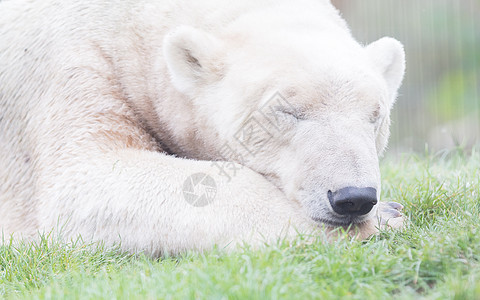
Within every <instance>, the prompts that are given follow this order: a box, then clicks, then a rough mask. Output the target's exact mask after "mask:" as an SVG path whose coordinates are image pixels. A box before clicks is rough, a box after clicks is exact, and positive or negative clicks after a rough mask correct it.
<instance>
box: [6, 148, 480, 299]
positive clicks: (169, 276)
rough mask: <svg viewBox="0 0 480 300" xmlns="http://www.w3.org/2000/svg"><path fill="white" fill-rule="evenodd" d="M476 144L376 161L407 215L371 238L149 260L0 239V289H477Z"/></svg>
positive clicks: (469, 294)
mask: <svg viewBox="0 0 480 300" xmlns="http://www.w3.org/2000/svg"><path fill="white" fill-rule="evenodd" d="M479 169H480V154H479V153H478V152H475V151H473V153H472V154H465V153H464V152H462V151H460V150H459V151H455V152H450V153H443V154H442V153H440V154H437V155H422V156H413V155H411V156H406V157H403V158H402V159H398V158H397V159H395V160H394V159H385V160H384V162H383V163H382V174H383V191H382V194H383V200H387V201H388V200H394V201H397V202H401V203H403V204H404V206H405V213H406V215H407V217H408V218H409V225H408V226H407V228H406V229H405V230H404V231H401V232H383V233H382V234H380V235H378V236H375V237H373V238H371V239H370V240H369V241H363V242H362V241H355V240H350V239H343V240H340V241H338V242H334V243H332V244H328V245H327V244H323V243H320V242H318V243H315V244H313V245H306V244H305V243H303V242H302V241H301V239H299V240H298V241H297V242H296V243H295V244H294V245H293V246H292V247H289V246H287V245H286V244H279V245H274V246H270V247H268V248H266V249H264V250H261V251H252V250H249V249H247V248H246V249H244V250H242V251H238V252H236V253H230V254H224V253H222V252H221V251H216V250H214V251H211V252H208V253H205V254H195V253H187V254H184V255H183V256H181V257H175V258H169V257H164V258H162V259H158V260H154V259H150V258H148V257H145V256H141V255H140V256H138V255H137V256H132V255H127V254H122V253H120V252H119V251H117V250H116V249H106V248H104V247H102V246H99V245H88V244H85V243H83V242H81V241H80V240H79V241H76V242H72V243H69V244H64V243H60V242H52V241H51V239H50V238H49V237H45V238H44V239H43V240H42V241H41V242H40V243H38V244H35V245H32V244H21V245H16V246H14V245H7V246H3V247H0V298H2V297H4V298H33V299H43V298H54V299H56V298H86V299H102V298H103V299H112V298H128V299H130V298H137V299H144V298H151V299H157V298H162V299H163V298H167V299H168V298H175V299H177V298H180V299H183V298H208V299H224V298H233V299H244V298H252V299H263V298H274V299H275V298H283V299H308V298H317V299H389V298H394V299H414V298H420V299H421V298H425V299H480V261H479V260H480V171H479Z"/></svg>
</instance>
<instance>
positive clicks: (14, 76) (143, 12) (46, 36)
mask: <svg viewBox="0 0 480 300" xmlns="http://www.w3.org/2000/svg"><path fill="white" fill-rule="evenodd" d="M0 11H2V18H0V165H1V166H2V168H0V228H1V229H2V231H3V234H4V235H5V236H11V235H13V236H18V237H24V238H29V237H34V236H36V234H37V233H38V232H49V231H52V230H58V231H60V232H61V234H62V236H63V237H65V238H73V237H76V236H78V235H81V236H82V237H83V239H85V240H92V241H103V242H105V243H106V244H114V243H121V246H122V248H123V249H124V250H127V251H132V252H135V251H144V252H146V253H149V254H151V255H159V254H161V253H163V252H170V253H177V252H179V251H184V250H188V249H195V250H203V249H209V248H211V247H212V246H214V245H218V246H220V247H226V246H227V245H236V244H238V243H241V242H247V243H250V244H252V245H258V244H259V243H262V242H264V241H272V240H275V239H277V238H279V237H294V236H296V235H297V234H299V233H309V234H310V233H311V234H322V233H323V232H329V231H331V229H332V228H335V227H339V226H341V227H345V226H351V227H352V228H354V229H356V231H354V232H356V234H359V235H360V236H361V237H365V236H368V235H369V234H372V233H374V232H375V231H376V230H377V229H376V227H377V225H378V224H379V220H380V224H383V223H385V222H386V221H387V220H388V222H389V223H390V224H394V225H393V226H395V227H398V226H400V225H401V223H402V222H401V220H402V217H401V214H400V212H399V210H400V209H401V206H400V205H399V204H396V203H390V204H383V206H381V207H380V209H378V207H379V205H378V204H377V201H378V198H379V195H380V172H379V161H378V156H379V155H380V154H381V153H382V152H383V150H384V148H385V146H386V144H387V139H388V135H389V123H390V121H389V113H390V109H391V108H392V105H393V104H394V101H395V99H396V95H397V89H398V88H399V86H400V84H401V81H402V78H403V74H404V70H405V62H404V60H405V58H404V52H403V47H402V45H401V44H400V43H399V42H398V41H396V40H394V39H392V38H383V39H380V40H378V41H376V42H374V43H372V44H370V45H368V46H366V47H363V46H361V45H359V44H358V43H357V42H356V41H355V39H354V38H353V37H352V36H351V34H350V32H349V29H348V27H347V25H346V24H345V22H344V21H343V19H342V18H341V17H340V16H339V13H338V11H337V10H336V9H335V8H334V7H333V6H332V5H331V4H330V2H329V1H326V0H323V1H322V0H301V1H287V0H275V1H274V0H255V1H253V0H246V1H225V0H223V1H220V0H205V1H185V0H178V1H164V0H128V1H126V0H122V1H120V0H113V1H112V0H110V1H99V0H95V1H93V0H82V1H72V0H62V1H59V0H44V1H28V0H15V1H13V0H3V1H2V2H0ZM357 229H358V230H357Z"/></svg>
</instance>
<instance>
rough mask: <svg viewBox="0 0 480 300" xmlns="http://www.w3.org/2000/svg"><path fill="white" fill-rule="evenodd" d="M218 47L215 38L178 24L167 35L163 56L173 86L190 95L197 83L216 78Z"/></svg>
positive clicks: (219, 70) (218, 64) (218, 72)
mask: <svg viewBox="0 0 480 300" xmlns="http://www.w3.org/2000/svg"><path fill="white" fill-rule="evenodd" d="M221 49H222V47H221V41H220V40H219V39H217V38H216V37H214V36H213V35H211V34H209V33H207V32H204V31H202V30H199V29H195V28H192V27H188V26H181V27H178V28H177V29H175V30H173V31H172V32H170V33H169V34H167V35H166V36H165V38H164V41H163V55H164V57H165V61H166V64H167V68H168V71H169V72H170V77H171V79H172V83H173V85H174V86H175V88H176V89H178V90H179V91H180V92H182V93H184V94H187V95H191V94H193V93H194V91H195V90H196V87H198V86H199V85H205V84H208V83H209V82H212V81H213V80H216V79H218V78H219V77H220V75H221V71H222V70H221V69H222V67H221V64H220V63H219V57H218V56H219V53H220V51H221Z"/></svg>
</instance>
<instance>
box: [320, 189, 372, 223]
mask: <svg viewBox="0 0 480 300" xmlns="http://www.w3.org/2000/svg"><path fill="white" fill-rule="evenodd" d="M328 200H329V201H330V205H331V206H332V208H333V211H334V212H336V213H337V214H339V215H348V216H361V215H366V214H368V213H369V212H370V211H371V210H372V208H373V206H375V204H377V190H376V189H374V188H372V187H366V188H358V187H350V186H349V187H345V188H342V189H340V190H338V191H336V192H332V191H328Z"/></svg>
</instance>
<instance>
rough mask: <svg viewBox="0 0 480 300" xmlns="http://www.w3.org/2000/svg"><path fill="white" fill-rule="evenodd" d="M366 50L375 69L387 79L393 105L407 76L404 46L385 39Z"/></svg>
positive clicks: (394, 40) (387, 38) (372, 44)
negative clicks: (404, 76) (404, 77)
mask: <svg viewBox="0 0 480 300" xmlns="http://www.w3.org/2000/svg"><path fill="white" fill-rule="evenodd" d="M366 49H367V52H368V55H369V57H370V59H371V60H372V62H373V64H374V67H375V68H377V70H378V71H379V72H380V73H381V74H382V75H383V78H385V81H386V83H387V87H388V90H389V94H390V99H391V101H392V103H390V105H392V104H393V101H395V98H396V96H397V90H398V88H399V87H400V85H401V84H402V80H403V75H404V74H405V52H404V50H403V45H402V43H400V42H399V41H397V40H396V39H393V38H389V37H384V38H381V39H379V40H377V41H375V42H373V43H371V44H370V45H368V46H367V48H366Z"/></svg>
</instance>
